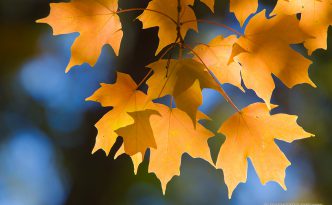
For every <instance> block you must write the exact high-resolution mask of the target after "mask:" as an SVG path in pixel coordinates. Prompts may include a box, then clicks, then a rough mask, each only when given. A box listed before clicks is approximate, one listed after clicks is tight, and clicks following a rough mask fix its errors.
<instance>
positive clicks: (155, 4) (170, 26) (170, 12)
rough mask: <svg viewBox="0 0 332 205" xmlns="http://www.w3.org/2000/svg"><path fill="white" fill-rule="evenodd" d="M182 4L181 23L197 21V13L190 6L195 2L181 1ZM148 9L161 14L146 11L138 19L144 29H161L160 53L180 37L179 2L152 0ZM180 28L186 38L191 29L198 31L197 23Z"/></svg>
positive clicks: (174, 0) (159, 35) (176, 0)
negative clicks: (178, 29) (178, 27)
mask: <svg viewBox="0 0 332 205" xmlns="http://www.w3.org/2000/svg"><path fill="white" fill-rule="evenodd" d="M180 3H181V8H182V9H181V13H180V15H179V17H180V19H179V20H180V22H185V21H191V20H195V19H196V16H195V13H194V11H193V10H192V9H191V8H190V7H189V5H193V4H194V0H181V2H180ZM147 9H149V10H154V11H158V12H159V13H157V12H152V11H149V10H146V11H144V12H143V14H142V15H140V16H139V17H138V19H139V20H140V21H142V23H143V28H144V29H146V28H151V27H159V31H158V37H159V46H158V49H157V52H159V51H161V49H163V48H164V47H166V46H167V45H169V44H172V43H174V41H175V40H176V39H177V37H178V33H177V23H180V22H178V0H168V1H160V0H152V1H151V2H150V3H149V5H148V7H147ZM161 13H162V14H161ZM163 14H164V15H163ZM165 14H166V15H165ZM180 27H181V29H180V31H181V35H182V36H183V37H184V36H186V33H187V32H188V30H189V29H193V30H195V31H197V23H196V22H191V23H186V24H184V25H181V26H180Z"/></svg>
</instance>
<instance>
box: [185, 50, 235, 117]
mask: <svg viewBox="0 0 332 205" xmlns="http://www.w3.org/2000/svg"><path fill="white" fill-rule="evenodd" d="M184 47H185V48H187V49H189V50H190V51H191V52H192V53H193V54H194V55H195V56H196V57H197V58H198V59H199V61H201V63H202V64H203V65H204V66H205V68H206V69H207V71H208V72H209V74H210V75H211V77H212V78H213V79H214V81H216V83H217V84H218V85H219V90H218V91H219V93H220V94H221V95H222V96H223V97H224V98H225V100H226V101H227V102H228V103H229V104H230V105H231V106H232V107H233V108H234V109H235V110H236V112H241V111H240V110H239V108H238V107H237V106H236V105H235V103H234V102H233V101H232V99H231V98H230V97H229V95H228V94H227V93H226V91H225V90H224V89H223V88H222V86H221V83H220V82H219V80H218V79H217V78H216V77H215V76H214V75H213V73H212V71H211V70H210V69H209V67H208V66H207V65H206V64H205V63H204V61H203V59H202V58H201V57H200V56H199V55H198V54H197V53H196V52H195V51H194V49H192V48H191V47H190V46H189V45H186V44H185V45H184Z"/></svg>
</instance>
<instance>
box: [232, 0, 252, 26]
mask: <svg viewBox="0 0 332 205" xmlns="http://www.w3.org/2000/svg"><path fill="white" fill-rule="evenodd" d="M257 9H258V0H230V11H231V12H233V13H234V14H235V16H236V18H237V20H238V21H239V23H240V25H241V26H243V24H244V22H245V21H246V19H247V18H248V17H249V16H250V14H253V13H255V12H256V11H257Z"/></svg>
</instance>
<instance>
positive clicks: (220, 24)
mask: <svg viewBox="0 0 332 205" xmlns="http://www.w3.org/2000/svg"><path fill="white" fill-rule="evenodd" d="M192 22H197V23H207V24H210V25H214V26H218V27H222V28H225V29H227V30H229V31H231V32H233V33H235V34H237V35H239V36H244V34H242V33H241V32H239V31H237V30H235V29H233V28H231V27H229V26H227V25H225V24H222V23H218V22H215V21H210V20H205V19H195V20H188V21H184V22H181V25H183V24H186V23H192Z"/></svg>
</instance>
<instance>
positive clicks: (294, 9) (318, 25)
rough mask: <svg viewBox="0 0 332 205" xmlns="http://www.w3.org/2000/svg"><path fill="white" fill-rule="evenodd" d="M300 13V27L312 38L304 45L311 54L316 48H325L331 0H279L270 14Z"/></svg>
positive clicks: (330, 21)
mask: <svg viewBox="0 0 332 205" xmlns="http://www.w3.org/2000/svg"><path fill="white" fill-rule="evenodd" d="M298 13H301V20H300V28H301V29H303V30H304V31H305V32H307V33H309V34H310V35H311V36H313V38H309V39H306V41H305V43H304V46H305V47H306V48H307V49H308V51H309V54H310V55H311V54H312V52H313V51H315V50H316V49H318V48H323V49H325V50H326V49H327V30H328V27H329V26H330V25H332V1H331V0H301V1H298V0H279V1H278V3H277V5H276V7H275V8H274V10H273V12H272V14H271V15H275V14H277V15H279V14H286V15H294V14H298Z"/></svg>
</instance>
